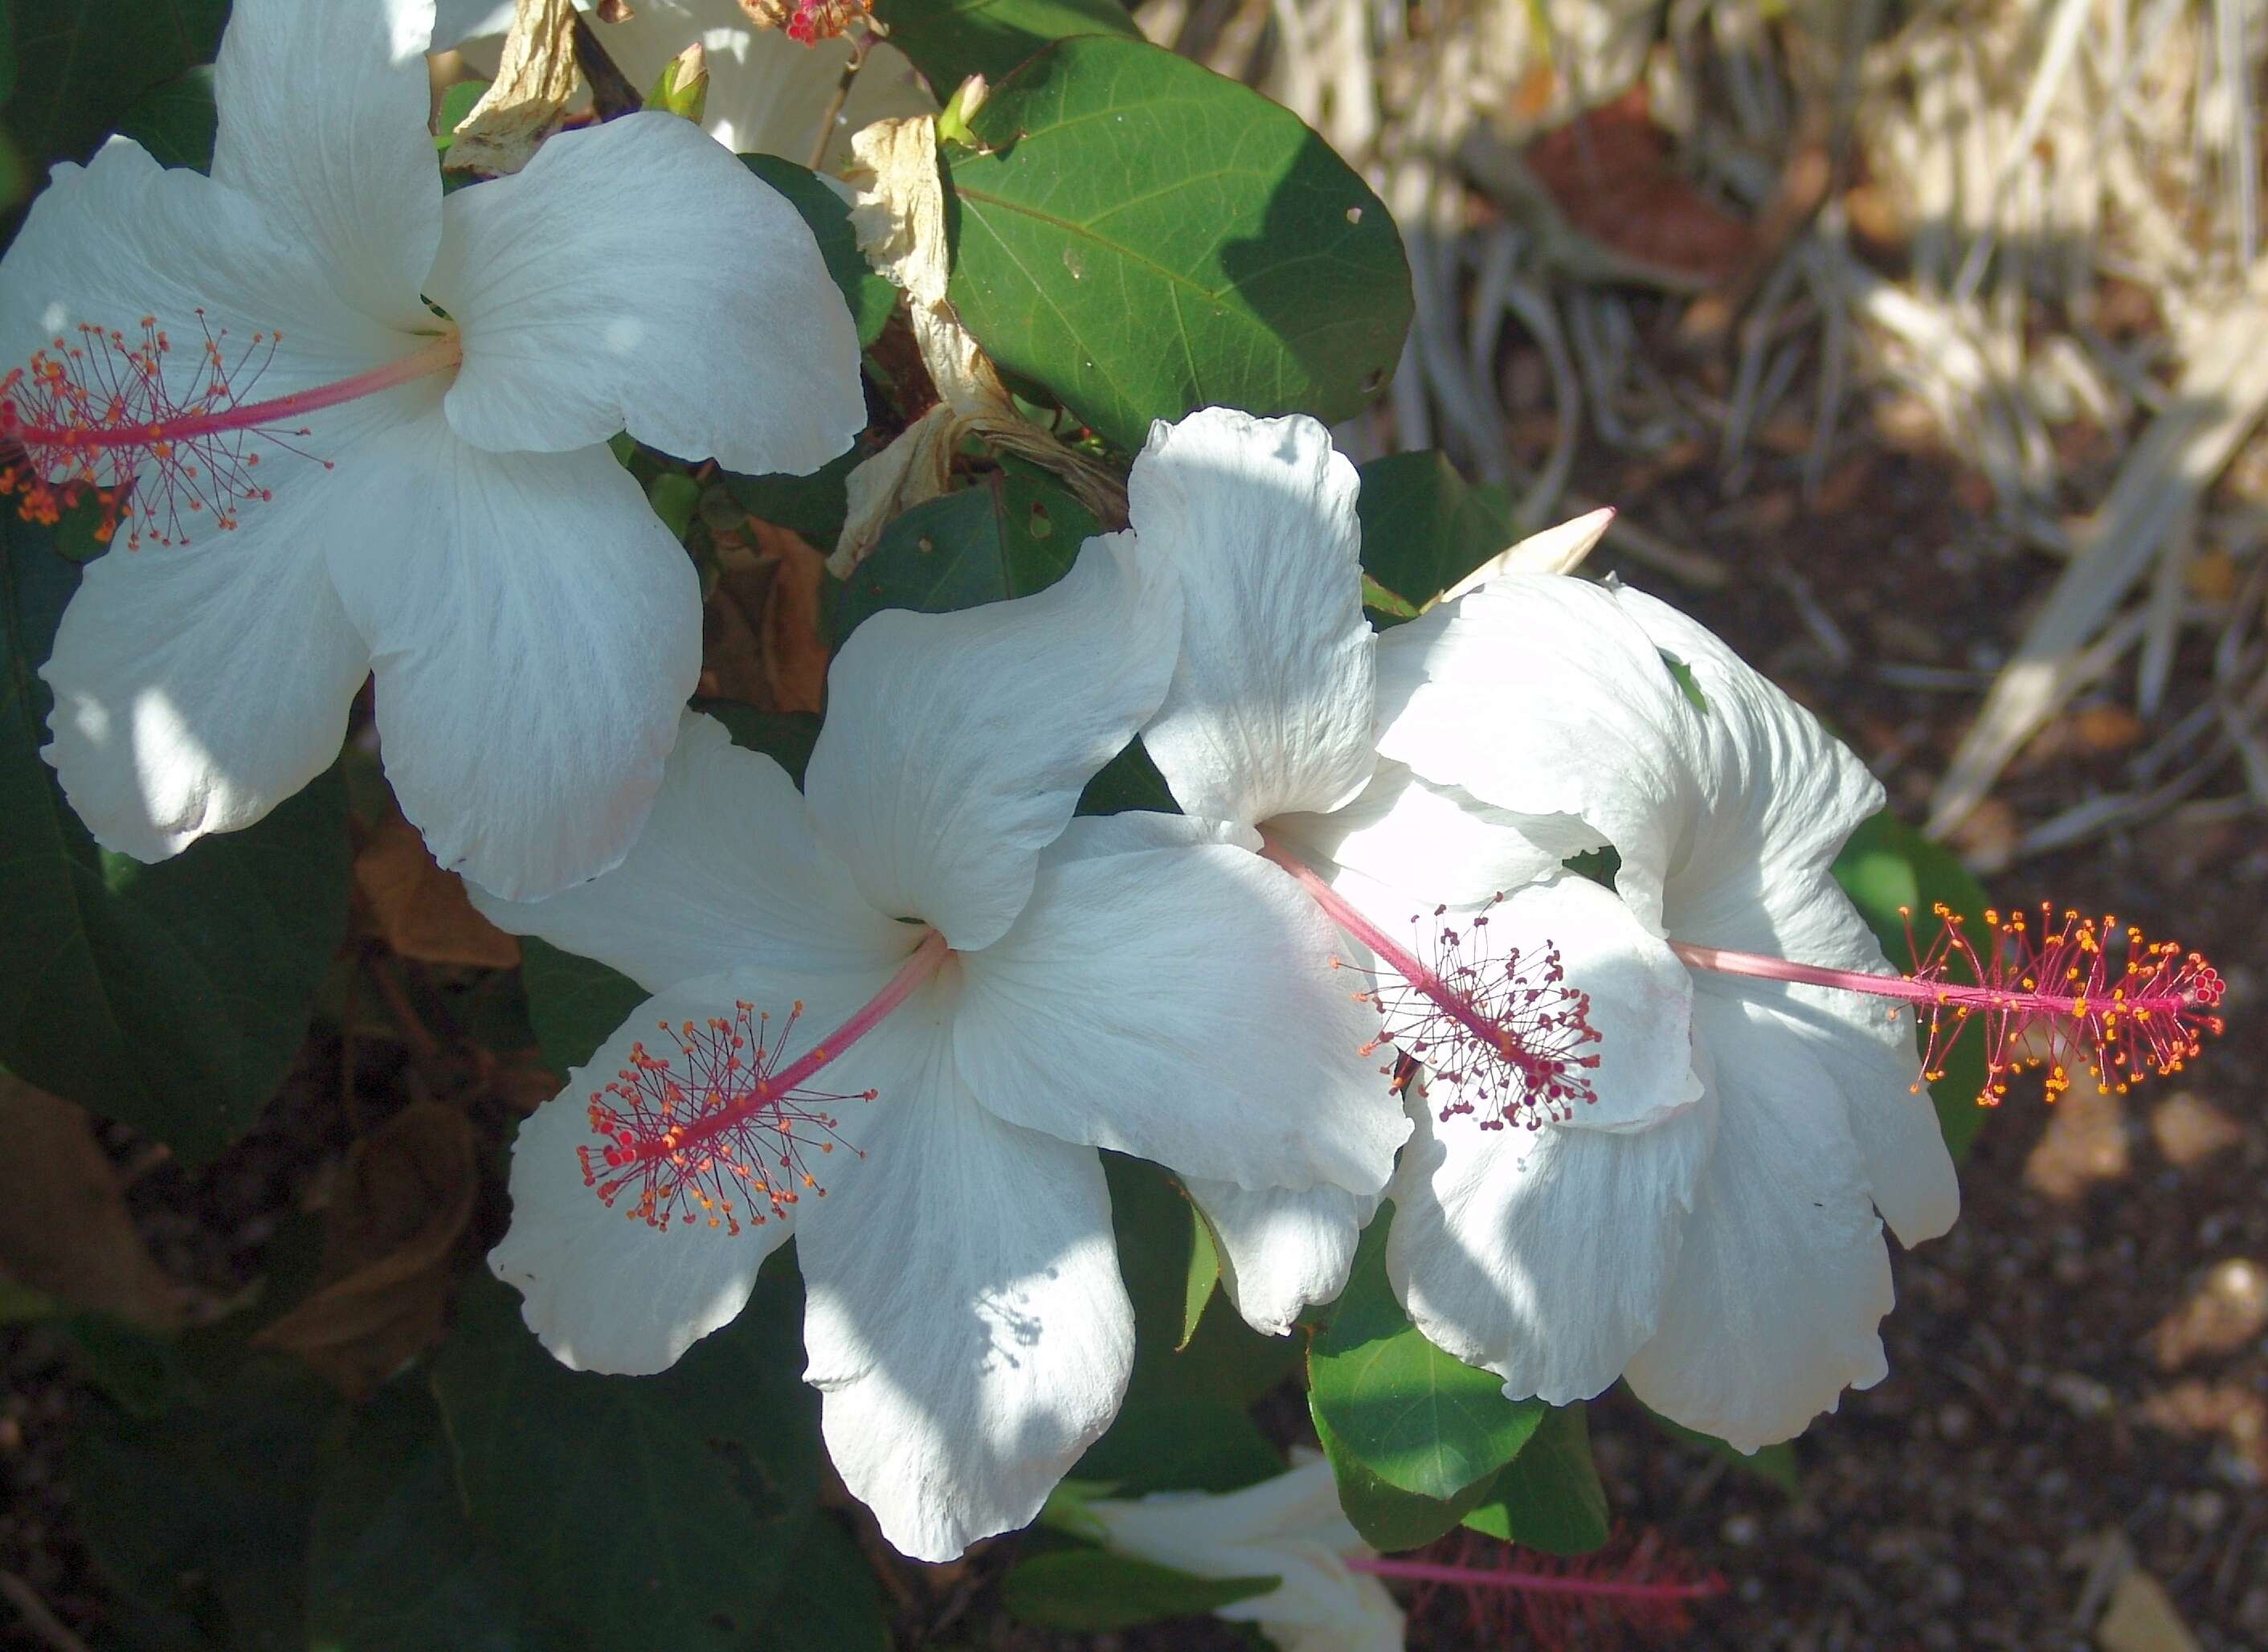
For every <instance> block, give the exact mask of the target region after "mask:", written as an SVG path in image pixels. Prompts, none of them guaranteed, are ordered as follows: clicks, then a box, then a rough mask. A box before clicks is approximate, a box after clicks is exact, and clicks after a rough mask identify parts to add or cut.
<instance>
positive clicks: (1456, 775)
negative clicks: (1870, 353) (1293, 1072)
mask: <svg viewBox="0 0 2268 1652" xmlns="http://www.w3.org/2000/svg"><path fill="white" fill-rule="evenodd" d="M1679 673H1683V674H1685V675H1686V676H1687V679H1688V681H1689V682H1690V693H1689V692H1688V690H1687V688H1686V686H1685V685H1684V684H1682V683H1681V682H1680V680H1679V675H1678V674H1679ZM1380 681H1381V694H1380V698H1381V704H1382V706H1383V708H1384V711H1385V727H1384V732H1383V734H1382V735H1381V740H1380V749H1381V751H1383V752H1384V753H1385V754H1386V755H1387V756H1388V757H1390V758H1393V759H1395V760H1396V761H1398V762H1401V763H1407V764H1409V765H1410V768H1411V769H1412V770H1413V771H1415V772H1416V773H1418V774H1419V775H1422V776H1424V777H1425V778H1426V779H1427V780H1429V781H1431V782H1432V783H1434V784H1436V785H1457V786H1462V787H1464V788H1465V789H1466V790H1467V791H1468V792H1469V793H1471V794H1472V795H1474V796H1476V797H1478V798H1482V799H1484V800H1487V801H1488V802H1489V803H1491V804H1493V805H1495V806H1497V807H1499V808H1504V809H1506V810H1510V811H1513V812H1514V814H1515V815H1516V816H1517V817H1519V818H1521V819H1523V820H1524V819H1528V818H1530V817H1545V818H1550V819H1558V820H1565V819H1569V818H1573V819H1576V820H1580V821H1581V822H1584V823H1585V825H1586V826H1587V828H1589V829H1592V830H1594V832H1595V835H1596V837H1597V838H1598V839H1599V840H1600V841H1602V843H1604V844H1610V845H1611V846H1612V847H1613V848H1614V850H1615V851H1616V854H1617V855H1618V856H1619V858H1620V867H1619V869H1618V870H1617V871H1616V874H1615V885H1616V890H1617V891H1618V893H1619V894H1620V896H1621V897H1622V899H1623V900H1624V902H1625V903H1627V904H1628V906H1629V908H1630V910H1631V911H1632V912H1633V913H1634V914H1635V915H1636V917H1637V918H1638V920H1639V921H1641V922H1642V923H1643V924H1644V925H1645V926H1646V929H1647V930H1648V931H1649V932H1651V933H1653V934H1655V935H1659V936H1661V937H1663V938H1665V939H1666V940H1668V941H1669V942H1670V943H1671V945H1672V948H1673V949H1674V950H1675V951H1676V952H1677V955H1679V957H1680V958H1681V959H1683V960H1684V961H1686V962H1689V963H1693V964H1696V965H1699V964H1701V963H1702V962H1705V958H1706V956H1707V953H1706V950H1705V949H1708V948H1721V949H1724V950H1725V951H1727V952H1733V953H1739V954H1763V955H1771V956H1776V957H1779V958H1786V959H1792V960H1796V961H1799V962H1801V963H1804V964H1807V965H1811V966H1818V967H1820V968H1822V969H1824V970H1848V971H1853V972H1857V973H1859V974H1860V975H1862V976H1867V977H1879V976H1883V975H1886V974H1888V973H1889V965H1888V964H1887V963H1886V962H1884V960H1883V957H1882V954H1881V948H1879V947H1878V946H1877V945H1876V943H1875V940H1874V935H1873V934H1872V933H1871V932H1870V931H1869V930H1868V928H1867V925H1866V923H1865V922H1864V920H1863V919H1861V918H1860V917H1859V913H1858V911H1856V909H1855V908H1853V907H1852V904H1851V902H1850V901H1849V899H1848V898H1847V897H1845V895H1844V894H1843V892H1842V890H1841V889H1839V888H1838V887H1837V884H1836V882H1835V880H1834V877H1833V875H1832V873H1831V871H1830V867H1831V865H1832V862H1833V861H1834V859H1835V857H1836V854H1837V852H1838V851H1839V850H1840V849H1841V847H1842V845H1843V844H1844V841H1845V839H1846V838H1847V837H1849V836H1850V834H1851V832H1852V830H1853V829H1854V828H1855V827H1856V826H1857V825H1858V824H1859V822H1861V821H1863V820H1865V819H1866V818H1867V816H1868V815H1872V814H1873V813H1874V811H1875V810H1877V809H1878V808H1881V803H1882V791H1881V786H1880V785H1878V784H1876V782H1875V781H1874V778H1873V776H1871V775H1870V774H1869V773H1868V772H1867V769H1866V767H1865V765H1864V764H1862V763H1860V762H1859V760H1858V758H1857V757H1856V756H1853V755H1852V753H1851V752H1850V751H1849V750H1848V749H1845V747H1844V746H1842V745H1841V744H1840V743H1839V742H1837V741H1835V740H1833V739H1832V738H1831V737H1830V736H1829V735H1828V734H1827V733H1826V732H1825V731H1824V730H1823V729H1822V728H1821V727H1820V726H1819V724H1818V722H1817V721H1816V720H1815V719H1813V718H1812V717H1811V716H1810V715H1809V714H1808V713H1807V712H1804V711H1803V710H1802V709H1801V708H1800V707H1799V706H1797V705H1796V704H1793V702H1792V701H1790V700H1789V699H1788V698H1787V697H1786V696H1785V695H1784V694H1782V693H1781V692H1780V691H1779V690H1777V689H1776V688H1774V687H1773V686H1772V685H1771V684H1770V683H1769V682H1765V681H1764V679H1763V678H1762V677H1760V676H1758V675H1756V673H1755V672H1754V671H1751V670H1750V669H1749V667H1747V666H1746V665H1744V664H1743V663H1742V661H1741V660H1739V659H1738V658H1737V657H1735V656H1734V654H1733V653H1732V652H1731V651H1730V650H1728V649H1727V647H1726V646H1725V645H1723V644H1722V643H1721V642H1719V640H1718V639H1717V638H1715V637H1713V636H1712V635H1711V634H1710V633H1709V632H1708V631H1705V630H1704V629H1702V628H1701V627H1700V626H1698V625H1697V624H1695V623H1693V622H1691V621H1690V620H1688V619H1686V618H1684V617H1683V616H1680V615H1678V614H1677V613H1675V612H1674V611H1673V610H1671V609H1670V608H1667V607H1665V606H1663V605H1662V604H1661V603H1660V602H1657V601H1653V599H1652V598H1649V597H1646V596H1644V595H1641V594H1638V593H1636V592H1633V591H1630V590H1627V589H1623V588H1620V587H1615V586H1598V585H1593V584H1589V583H1587V582H1584V581H1581V580H1577V579H1566V578H1561V577H1556V576H1547V575H1513V576H1509V577H1506V578H1504V579H1497V580H1494V581H1491V583H1490V584H1489V585H1487V586H1484V587H1483V588H1482V589H1480V590H1479V591H1477V592H1476V593H1474V594H1471V595H1469V596H1466V597H1464V598H1463V599H1462V601H1456V602H1453V603H1449V604H1446V605H1444V606H1443V607H1441V608H1437V609H1435V610H1434V611H1433V612H1432V613H1430V614H1428V615H1427V616H1425V617H1423V618H1421V619H1419V620H1417V621H1414V622H1412V623H1409V624H1406V625H1403V626H1402V627H1399V628H1398V629H1396V630H1395V631H1391V632H1389V633H1388V635H1387V636H1386V637H1385V638H1382V639H1381V647H1380ZM1576 978H1577V980H1578V981H1579V982H1580V978H1581V977H1580V970H1578V971H1577V972H1576ZM1690 979H1691V991H1692V1048H1691V1051H1690V1066H1691V1071H1692V1073H1693V1075H1694V1079H1695V1081H1697V1083H1698V1084H1699V1085H1700V1086H1701V1087H1702V1088H1701V1094H1700V1098H1699V1101H1698V1103H1697V1105H1695V1106H1693V1107H1691V1108H1689V1109H1687V1110H1685V1111H1684V1112H1683V1113H1680V1114H1678V1115H1676V1116H1675V1117H1671V1118H1670V1119H1668V1120H1667V1121H1666V1122H1664V1123H1661V1124H1658V1125H1653V1127H1651V1128H1648V1129H1646V1130H1642V1131H1638V1132H1633V1133H1614V1132H1596V1131H1588V1132H1587V1131H1580V1130H1576V1129H1573V1128H1565V1127H1560V1126H1555V1125H1545V1126H1544V1128H1543V1130H1542V1131H1541V1132H1538V1133H1537V1134H1536V1135H1535V1136H1532V1137H1531V1136H1527V1135H1525V1134H1513V1133H1510V1132H1506V1133H1503V1134H1482V1133H1478V1132H1469V1131H1463V1130H1460V1129H1458V1128H1457V1127H1456V1126H1455V1125H1454V1124H1450V1125H1441V1124H1439V1123H1438V1122H1437V1121H1435V1120H1433V1119H1431V1118H1428V1117H1420V1118H1419V1120H1418V1136H1417V1138H1416V1139H1414V1140H1413V1141H1412V1143H1411V1145H1410V1148H1409V1150H1408V1152H1407V1153H1405V1154H1404V1155H1403V1163H1402V1167H1401V1169H1400V1172H1399V1173H1398V1175H1397V1176H1396V1178H1395V1185H1394V1188H1393V1190H1392V1197H1393V1198H1394V1199H1395V1208H1396V1214H1395V1223H1394V1231H1393V1234H1392V1235H1391V1239H1390V1241H1389V1243H1388V1252H1387V1264H1388V1271H1389V1272H1390V1273H1391V1274H1392V1276H1393V1278H1394V1280H1395V1286H1396V1287H1397V1289H1398V1290H1399V1291H1400V1292H1401V1294H1402V1295H1403V1300H1404V1302H1406V1304H1407V1305H1408V1307H1409V1309H1410V1316H1411V1317H1412V1319H1413V1320H1415V1321H1416V1323H1417V1324H1418V1325H1419V1327H1420V1328H1422V1329H1423V1330H1424V1331H1425V1334H1426V1335H1427V1336H1429V1337H1431V1338H1432V1339H1433V1340H1434V1341H1436V1342H1438V1343H1440V1345H1441V1346H1444V1347H1446V1348H1447V1349H1448V1350H1449V1351H1450V1352H1452V1353H1455V1354H1457V1355H1458V1356H1459V1357H1460V1358H1462V1359H1465V1360H1468V1361H1472V1362H1474V1363H1476V1364H1479V1365H1484V1366H1485V1367H1487V1368H1490V1369H1491V1370H1494V1371H1496V1372H1499V1374H1501V1375H1503V1376H1504V1378H1505V1379H1506V1383H1505V1386H1506V1392H1507V1393H1510V1394H1513V1395H1515V1396H1518V1395H1525V1394H1531V1393H1532V1394H1539V1395H1542V1396H1543V1398H1546V1399H1549V1400H1551V1401H1553V1402H1555V1403H1557V1402H1561V1401H1565V1400H1569V1399H1575V1398H1582V1397H1583V1396H1585V1395H1587V1394H1590V1393H1594V1392H1595V1391H1596V1390H1599V1389H1601V1388H1602V1387H1604V1386H1605V1385H1606V1384H1607V1383H1610V1382H1611V1381H1613V1379H1614V1377H1615V1375H1616V1374H1617V1373H1618V1372H1619V1373H1623V1374H1624V1375H1627V1376H1628V1378H1629V1381H1630V1383H1631V1387H1632V1389H1634V1390H1636V1391H1637V1393H1638V1396H1639V1398H1642V1399H1644V1400H1645V1401H1646V1403H1647V1404H1648V1405H1652V1406H1653V1408H1654V1409H1656V1410H1657V1411H1660V1412H1662V1413H1664V1414H1665V1415H1667V1416H1669V1417H1671V1418H1674V1419H1675V1420H1677V1421H1679V1422H1682V1423H1684V1424H1686V1425H1688V1426H1689V1427H1695V1428H1699V1429H1704V1430H1706V1431H1707V1432H1709V1433H1711V1434H1718V1435H1720V1436H1722V1437H1723V1438H1725V1439H1727V1440H1728V1441H1730V1442H1732V1443H1733V1444H1734V1445H1735V1446H1737V1447H1740V1448H1741V1449H1743V1450H1752V1449H1756V1447H1758V1446H1761V1445H1764V1444H1766V1443H1768V1442H1772V1441H1775V1440H1782V1439H1786V1438H1787V1437H1789V1436H1791V1435H1793V1434H1797V1433H1799V1432H1800V1430H1801V1429H1802V1428H1803V1427H1804V1426H1805V1425H1806V1424H1807V1423H1808V1421H1809V1420H1810V1419H1811V1418H1812V1417H1813V1416H1814V1415H1815V1414H1816V1413H1817V1412H1821V1411H1832V1410H1833V1409H1834V1408H1835V1406H1836V1403H1837V1396H1838V1395H1839V1393H1840V1392H1841V1390H1843V1389H1844V1388H1845V1387H1860V1388H1863V1387H1866V1386H1867V1385H1869V1384H1871V1383H1874V1382H1876V1381H1878V1380H1879V1379H1880V1378H1881V1376H1882V1375H1884V1371H1885V1364H1884V1361H1883V1356H1882V1349H1881V1339H1880V1338H1879V1337H1878V1335H1877V1333H1876V1327H1877V1324H1878V1323H1879V1321H1880V1320H1881V1316H1883V1315H1884V1314H1885V1313H1887V1312H1888V1311H1889V1308H1890V1304H1891V1287H1890V1273H1889V1256H1888V1253H1887V1251H1886V1250H1885V1247H1884V1244H1883V1240H1882V1236H1881V1222H1880V1221H1877V1220H1876V1216H1875V1213H1876V1211H1877V1210H1879V1211H1880V1212H1881V1214H1882V1216H1883V1217H1885V1218H1887V1219H1888V1221H1889V1224H1890V1226H1891V1228H1892V1229H1893V1230H1894V1231H1895V1232H1896V1234H1897V1235H1898V1236H1899V1238H1900V1239H1901V1240H1902V1241H1904V1243H1908V1244H1911V1243H1917V1242H1918V1241H1921V1240H1924V1239H1928V1238H1932V1237H1934V1236H1936V1235H1939V1234H1941V1233H1943V1232H1944V1231H1945V1230H1946V1229H1947V1228H1948V1227H1949V1226H1951V1224H1952V1222H1953V1221H1954V1218H1955V1214H1956V1213H1957V1212H1958V1208H1959V1189H1958V1184H1957V1183H1956V1182H1955V1176H1954V1171H1953V1165H1952V1161H1951V1159H1950V1157H1949V1156H1948V1154H1947V1151H1946V1148H1945V1144H1944V1140H1943V1139H1942V1137H1941V1136H1940V1132H1939V1129H1938V1125H1937V1120H1936V1116H1935V1113H1934V1111H1933V1109H1932V1107H1931V1104H1930V1101H1929V1097H1928V1095H1926V1093H1924V1092H1922V1091H1920V1090H1919V1088H1918V1086H1917V1083H1916V1077H1917V1073H1918V1071H1919V1063H1918V1060H1917V1058H1916V1056H1915V1052H1914V1029H1913V1025H1912V1021H1911V1016H1910V1014H1908V1013H1907V1012H1906V1011H1905V1010H1904V1008H1903V1007H1892V1006H1886V1005H1885V1004H1884V1003H1883V1002H1882V1001H1881V1000H1878V999H1872V998H1869V997H1866V996H1862V995H1859V994H1858V993H1855V992H1847V991H1836V990H1832V989H1830V988H1828V987H1824V986H1820V985H1804V984H1800V983H1794V982H1785V981H1772V980H1764V979H1756V978H1744V977H1737V976H1733V975H1728V974H1722V973H1717V972H1714V971H1712V970H1708V969H1706V968H1698V967H1697V968H1695V969H1694V970H1693V971H1692V973H1691V977H1690ZM1606 1030H1607V1034H1608V1040H1609V1045H1611V1044H1612V1042H1613V1037H1614V1034H1613V1031H1612V1029H1610V1028H1609V1029H1606ZM1602 1088H1603V1085H1602Z"/></svg>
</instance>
